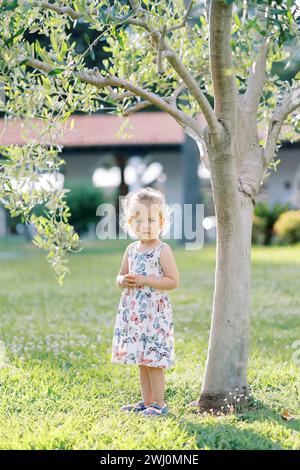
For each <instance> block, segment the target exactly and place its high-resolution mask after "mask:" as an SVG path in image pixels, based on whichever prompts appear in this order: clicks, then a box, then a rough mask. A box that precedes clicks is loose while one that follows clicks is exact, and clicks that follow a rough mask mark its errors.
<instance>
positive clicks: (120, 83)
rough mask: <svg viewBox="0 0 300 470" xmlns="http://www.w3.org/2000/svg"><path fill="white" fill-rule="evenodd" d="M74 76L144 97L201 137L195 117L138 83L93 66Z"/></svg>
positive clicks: (32, 63) (38, 65)
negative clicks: (106, 72)
mask: <svg viewBox="0 0 300 470" xmlns="http://www.w3.org/2000/svg"><path fill="white" fill-rule="evenodd" d="M19 60H20V62H21V61H22V62H23V61H25V60H26V65H27V66H29V67H33V68H35V69H37V70H41V71H43V72H46V73H49V72H51V71H52V70H55V67H53V66H51V65H49V64H47V63H44V62H42V61H40V60H38V59H34V58H31V57H25V56H20V57H19ZM74 77H77V78H78V79H79V80H80V81H82V82H84V83H89V84H90V85H93V86H95V87H97V88H98V89H103V88H106V87H120V88H123V89H124V90H127V91H129V92H131V93H132V94H133V95H135V96H140V97H141V98H144V100H146V101H148V102H150V103H151V104H153V105H155V106H157V107H158V108H160V109H161V110H162V111H165V112H167V113H169V114H170V115H171V116H172V117H174V119H175V120H176V121H177V122H178V123H179V124H180V125H181V126H182V127H183V128H184V129H185V128H187V127H188V128H190V129H192V131H193V132H194V133H195V134H196V135H197V136H199V137H201V134H202V129H201V127H200V126H199V123H198V122H197V121H196V120H195V119H193V118H192V117H190V116H188V115H187V114H185V113H183V112H182V111H180V110H179V109H176V108H174V106H171V105H170V104H169V103H167V102H166V101H165V100H164V99H163V98H161V97H160V96H158V95H157V94H155V93H152V92H151V91H148V90H145V89H144V88H141V87H139V86H138V85H134V84H133V83H131V82H129V81H127V80H124V79H123V78H118V77H116V76H114V75H107V76H103V75H101V73H100V71H99V69H98V68H97V67H94V69H93V70H86V71H78V72H74ZM109 89H110V88H109ZM118 98H119V96H118Z"/></svg>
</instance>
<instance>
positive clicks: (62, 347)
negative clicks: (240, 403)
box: [0, 240, 300, 450]
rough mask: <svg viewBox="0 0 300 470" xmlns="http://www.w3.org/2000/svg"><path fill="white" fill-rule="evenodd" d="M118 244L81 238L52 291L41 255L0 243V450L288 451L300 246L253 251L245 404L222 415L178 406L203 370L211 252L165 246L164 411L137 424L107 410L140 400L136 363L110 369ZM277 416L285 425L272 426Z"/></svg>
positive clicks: (294, 436)
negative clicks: (167, 345) (170, 284)
mask: <svg viewBox="0 0 300 470" xmlns="http://www.w3.org/2000/svg"><path fill="white" fill-rule="evenodd" d="M126 243H127V242H126V241H121V242H117V241H114V242H110V243H108V244H106V243H104V242H100V241H99V242H96V243H95V242H93V243H90V244H89V245H88V247H86V248H85V250H84V251H83V252H81V253H80V254H78V255H72V256H70V258H69V259H70V263H69V266H70V268H71V275H69V276H68V277H67V278H66V280H65V285H64V287H63V288H61V287H60V286H59V285H58V284H57V283H56V282H55V279H54V275H53V272H52V271H51V269H50V267H49V265H48V263H47V261H46V259H45V253H44V252H42V251H41V250H39V249H38V248H37V247H35V246H33V245H31V244H20V243H17V244H16V243H13V242H11V241H8V240H4V241H0V264H1V271H0V286H1V287H0V321H1V336H0V338H1V340H2V341H3V343H4V346H5V355H4V362H6V367H3V366H4V365H5V364H3V357H2V367H1V368H0V387H1V388H0V392H1V402H0V448H1V449H109V450H112V449H167V450H170V449H300V435H299V434H300V433H299V431H300V423H299V419H297V414H298V413H299V395H300V381H299V368H300V366H299V365H297V364H296V363H295V361H294V360H293V358H292V354H293V352H295V349H293V347H292V346H293V343H294V342H295V341H296V340H300V328H299V311H300V298H299V262H300V254H299V253H300V246H299V245H298V246H294V247H267V248H263V247H254V248H253V251H252V258H253V266H252V323H251V359H250V363H249V374H248V375H249V382H250V385H251V389H252V394H253V398H254V400H255V401H256V407H255V409H254V410H252V411H251V412H250V411H244V412H243V413H237V414H229V415H223V416H211V415H206V416H205V415H198V414H195V413H193V412H192V410H190V409H189V408H188V407H187V404H188V403H189V402H190V401H192V400H195V399H197V398H198V396H199V392H200V387H201V380H202V376H203V371H204V365H205V359H206V353H207V345H208V335H209V328H210V314H211V305H212V296H213V283H214V263H215V249H214V247H213V246H206V247H205V248H204V249H203V250H200V251H197V252H193V251H185V250H184V249H182V248H178V247H175V248H174V254H175V258H176V261H177V263H178V267H179V270H180V276H181V285H180V287H179V289H177V290H175V291H170V292H169V295H170V297H171V301H172V305H173V312H174V321H175V353H176V360H177V362H176V366H175V367H174V368H173V369H170V370H167V371H166V402H167V403H168V405H169V408H170V411H171V413H170V415H169V416H168V417H164V418H161V419H155V418H154V419H151V418H148V419H147V418H145V417H142V416H139V415H138V414H137V415H132V414H129V415H127V414H124V413H122V412H120V411H119V407H120V406H121V405H123V404H124V403H130V402H133V401H137V400H138V399H140V388H139V380H138V368H137V366H129V365H117V364H113V363H111V362H110V353H111V342H112V330H113V326H114V321H115V315H116V311H117V305H118V302H119V297H120V292H121V291H120V290H119V289H118V288H117V287H115V285H114V278H115V275H116V273H117V271H118V269H119V267H120V263H121V259H122V254H123V248H124V246H125V245H126ZM3 252H5V253H6V254H4V255H3ZM5 256H8V257H7V258H5ZM298 349H299V346H298ZM298 357H299V358H300V354H299V355H298ZM284 409H288V411H289V412H290V413H291V414H293V415H295V416H296V419H294V420H293V421H289V422H287V421H284V420H283V419H282V417H281V412H282V410H284Z"/></svg>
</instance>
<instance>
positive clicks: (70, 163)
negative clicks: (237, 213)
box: [0, 112, 300, 241]
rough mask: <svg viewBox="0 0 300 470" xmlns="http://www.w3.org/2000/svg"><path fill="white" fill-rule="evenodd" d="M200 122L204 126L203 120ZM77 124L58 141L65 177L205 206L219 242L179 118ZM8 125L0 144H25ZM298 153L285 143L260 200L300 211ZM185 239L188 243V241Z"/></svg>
mask: <svg viewBox="0 0 300 470" xmlns="http://www.w3.org/2000/svg"><path fill="white" fill-rule="evenodd" d="M198 119H199V121H200V122H202V124H203V125H205V121H204V118H203V116H202V115H199V116H198ZM72 120H73V128H72V129H71V128H70V126H68V130H66V131H65V132H64V134H63V136H62V137H61V138H59V139H57V143H59V144H61V145H62V146H63V151H62V158H63V159H64V160H65V162H66V164H65V165H64V166H62V173H63V175H64V177H65V178H69V179H71V178H78V177H83V176H84V177H86V178H89V179H90V180H91V183H92V184H94V185H95V186H99V187H101V188H102V189H103V190H105V191H107V192H108V193H109V192H111V191H113V190H114V189H115V188H118V187H119V188H120V195H121V196H122V195H124V194H126V193H127V191H128V190H133V189H135V188H137V187H140V186H148V185H150V186H153V187H155V188H157V189H159V190H161V191H162V192H163V193H164V194H165V196H166V200H167V202H168V203H169V204H170V205H173V204H179V205H180V206H181V207H183V205H184V204H192V208H193V211H194V209H195V206H196V204H203V205H204V206H203V208H204V213H203V216H204V217H205V220H204V222H203V225H204V227H205V231H204V236H205V240H209V239H214V237H215V227H214V209H213V199H212V193H211V185H210V174H209V172H208V171H207V170H206V168H205V167H204V165H203V164H202V162H201V161H200V158H199V148H198V145H197V144H196V143H195V142H194V141H193V140H192V139H191V138H190V137H189V136H187V135H186V134H185V133H184V131H183V129H182V128H181V126H180V125H179V124H178V123H177V122H176V121H175V119H173V118H172V117H171V116H170V115H169V114H167V113H163V112H142V113H138V114H132V115H130V116H129V117H128V118H125V117H119V116H115V115H111V114H94V115H91V116H89V115H86V114H78V115H73V116H72ZM3 126H4V121H3V120H0V135H2V138H1V142H0V143H1V145H9V144H14V145H16V144H18V145H22V144H24V141H23V140H22V138H21V125H20V123H18V122H14V123H9V124H8V126H7V128H6V130H5V132H2V129H3ZM121 130H123V131H122V132H123V133H122V134H121ZM261 132H262V131H261ZM262 134H263V133H262ZM33 136H34V133H33ZM299 149H300V146H299V143H294V144H289V143H284V144H283V146H282V147H281V148H280V150H279V153H278V155H277V158H276V159H278V158H280V159H281V162H280V164H279V166H278V171H276V172H275V171H271V174H270V175H269V176H268V177H267V178H266V179H265V181H264V184H263V185H262V187H261V190H260V194H259V198H258V200H259V201H267V202H268V203H269V204H274V202H276V201H278V202H280V203H286V202H290V203H291V204H292V206H293V207H295V208H299V207H300V158H299V157H300V155H299ZM187 217H190V216H187ZM2 225H3V224H2ZM192 225H193V226H194V223H192ZM194 227H195V226H194ZM182 235H183V237H182V238H183V241H186V240H187V238H189V236H188V237H185V235H184V233H183V234H182Z"/></svg>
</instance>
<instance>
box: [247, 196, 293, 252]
mask: <svg viewBox="0 0 300 470" xmlns="http://www.w3.org/2000/svg"><path fill="white" fill-rule="evenodd" d="M290 208H291V207H290V204H288V203H287V204H281V203H280V202H276V203H275V204H273V205H272V206H269V204H268V203H266V202H259V203H257V204H256V206H255V209H254V216H253V230H252V241H253V242H254V243H261V244H263V245H270V244H271V241H272V238H273V235H274V232H273V226H274V223H275V222H276V220H277V219H278V217H279V216H280V215H281V214H282V213H284V212H286V211H288V210H289V209H290Z"/></svg>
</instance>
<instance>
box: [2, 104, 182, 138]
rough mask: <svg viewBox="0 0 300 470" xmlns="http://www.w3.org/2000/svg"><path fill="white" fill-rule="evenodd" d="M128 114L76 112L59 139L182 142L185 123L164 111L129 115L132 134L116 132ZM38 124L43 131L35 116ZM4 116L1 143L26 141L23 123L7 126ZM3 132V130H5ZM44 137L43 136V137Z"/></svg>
mask: <svg viewBox="0 0 300 470" xmlns="http://www.w3.org/2000/svg"><path fill="white" fill-rule="evenodd" d="M71 119H74V127H73V129H72V130H70V121H71ZM125 121H126V118H125V117H118V116H113V115H111V114H94V115H91V116H89V115H83V114H82V115H76V114H75V115H73V116H72V118H70V119H69V123H68V124H67V126H66V129H68V130H66V131H65V132H64V135H63V136H62V138H58V139H57V142H58V143H60V144H62V145H63V146H65V147H85V146H98V145H99V146H101V145H102V146H104V145H138V144H139V145H151V144H179V145H180V144H182V143H183V142H184V139H185V134H184V131H183V129H182V127H181V126H180V125H179V124H178V123H177V122H176V121H175V119H174V118H172V116H170V115H169V114H167V113H163V112H146V113H139V114H132V115H130V116H129V122H130V124H128V127H127V126H126V130H125V132H126V133H127V134H129V138H126V139H124V138H121V137H120V136H117V135H116V134H117V132H118V131H119V129H120V128H121V125H122V124H125ZM34 122H36V123H37V124H38V125H39V128H38V129H39V132H41V127H40V126H41V120H39V119H36V120H34ZM3 130H4V120H3V119H0V144H1V145H9V144H14V145H16V144H19V145H22V144H24V139H23V138H22V137H21V123H20V122H9V123H8V124H7V128H6V129H5V130H4V132H3ZM2 132H3V133H2ZM30 135H31V136H34V137H36V136H37V133H36V132H32V133H31V134H30ZM41 141H42V139H41Z"/></svg>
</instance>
